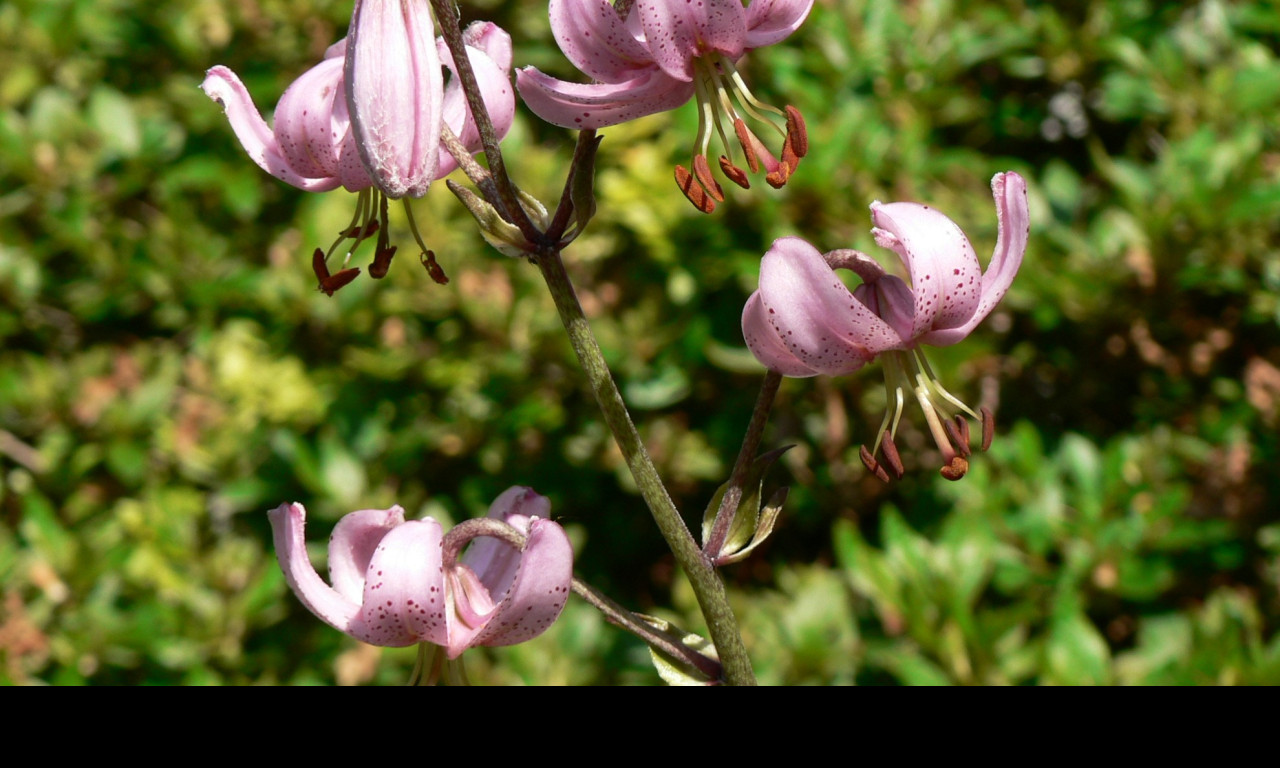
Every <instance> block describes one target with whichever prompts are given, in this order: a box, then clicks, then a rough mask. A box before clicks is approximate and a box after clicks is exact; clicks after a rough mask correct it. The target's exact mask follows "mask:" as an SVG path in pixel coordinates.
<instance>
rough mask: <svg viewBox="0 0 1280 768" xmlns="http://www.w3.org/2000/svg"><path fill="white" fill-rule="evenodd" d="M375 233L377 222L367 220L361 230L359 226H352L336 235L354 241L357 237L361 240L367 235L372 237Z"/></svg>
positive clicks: (375, 220)
mask: <svg viewBox="0 0 1280 768" xmlns="http://www.w3.org/2000/svg"><path fill="white" fill-rule="evenodd" d="M377 231H378V220H377V219H369V221H367V222H365V225H364V228H363V230H362V229H361V227H360V225H359V224H352V225H351V226H350V227H348V228H346V229H344V230H343V231H341V232H339V233H338V234H340V235H342V236H343V237H344V238H348V239H354V238H357V237H359V238H361V239H363V238H366V237H368V236H369V235H372V234H373V233H374V232H377Z"/></svg>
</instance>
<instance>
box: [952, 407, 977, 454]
mask: <svg viewBox="0 0 1280 768" xmlns="http://www.w3.org/2000/svg"><path fill="white" fill-rule="evenodd" d="M955 422H956V429H957V430H958V431H959V432H960V445H963V446H964V455H965V456H968V455H969V454H970V453H972V450H971V449H972V447H973V445H972V443H970V442H969V420H968V419H966V418H965V417H963V416H956V418H955Z"/></svg>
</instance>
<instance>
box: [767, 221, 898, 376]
mask: <svg viewBox="0 0 1280 768" xmlns="http://www.w3.org/2000/svg"><path fill="white" fill-rule="evenodd" d="M760 297H761V301H762V303H763V305H764V309H765V310H766V312H767V313H768V319H769V322H770V324H771V325H772V326H773V327H774V330H775V331H777V334H778V338H779V339H780V340H781V341H782V343H783V344H784V345H785V346H786V348H787V350H788V351H790V352H791V354H792V355H794V356H795V357H796V358H797V359H798V360H800V362H802V363H804V364H805V365H806V366H808V367H809V368H811V369H813V370H815V371H817V372H818V373H823V374H827V375H831V376H836V375H840V374H845V373H849V372H851V371H855V370H857V369H858V368H861V367H862V366H863V365H864V364H866V363H867V362H869V361H870V360H872V359H873V358H874V357H875V356H876V355H877V354H879V353H880V352H882V351H884V350H886V349H891V348H893V347H896V346H899V345H900V344H901V343H902V339H901V337H900V336H899V335H898V334H897V333H896V332H895V331H894V330H893V328H892V327H890V326H889V325H888V324H887V323H886V322H885V321H883V320H881V319H880V318H879V317H877V316H876V315H875V313H873V312H872V311H871V310H869V309H867V307H866V306H864V305H863V304H862V302H860V301H858V300H857V299H856V298H854V296H853V294H852V293H850V292H849V289H848V288H846V287H845V286H844V283H842V282H841V281H840V278H839V277H838V276H837V275H836V273H835V271H834V270H832V269H831V267H830V266H828V265H827V262H826V260H824V259H823V258H822V254H820V253H818V250H817V249H816V248H814V247H813V246H812V245H810V244H809V243H807V242H805V241H804V240H801V239H800V238H798V237H783V238H779V239H778V240H776V241H774V244H773V247H772V248H770V249H769V251H768V252H767V253H766V254H765V255H764V259H763V260H762V261H761V264H760Z"/></svg>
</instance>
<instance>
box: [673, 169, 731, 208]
mask: <svg viewBox="0 0 1280 768" xmlns="http://www.w3.org/2000/svg"><path fill="white" fill-rule="evenodd" d="M676 186H678V187H680V191H681V192H683V193H684V196H685V197H687V198H689V202H691V203H693V207H694V208H697V209H698V210H700V211H702V212H703V213H711V212H712V211H714V210H715V209H716V202H715V201H714V200H712V199H711V197H710V195H708V194H707V191H706V190H705V189H703V187H702V185H701V184H699V183H698V180H697V179H695V178H694V177H693V174H691V173H689V169H688V168H685V167H684V166H683V165H677V166H676ZM721 199H724V198H721Z"/></svg>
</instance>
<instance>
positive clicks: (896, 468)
mask: <svg viewBox="0 0 1280 768" xmlns="http://www.w3.org/2000/svg"><path fill="white" fill-rule="evenodd" d="M880 450H881V451H882V452H883V453H884V460H885V463H887V464H888V465H889V469H892V470H893V474H894V475H896V476H897V478H898V479H899V480H901V479H902V476H903V475H905V474H906V470H905V469H904V468H903V466H902V457H901V456H900V455H898V446H897V445H896V444H895V443H894V442H893V435H891V434H889V430H887V429H886V430H885V431H884V439H883V440H881V441H880Z"/></svg>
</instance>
